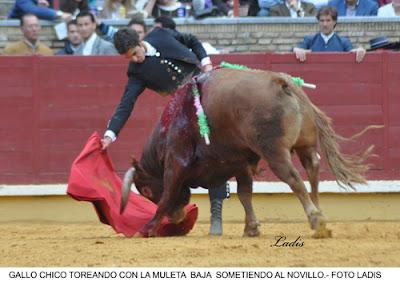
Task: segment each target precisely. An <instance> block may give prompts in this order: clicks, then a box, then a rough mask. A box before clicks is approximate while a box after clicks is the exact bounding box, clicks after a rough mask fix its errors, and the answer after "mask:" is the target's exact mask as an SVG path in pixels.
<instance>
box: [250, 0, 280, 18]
mask: <svg viewBox="0 0 400 282" xmlns="http://www.w3.org/2000/svg"><path fill="white" fill-rule="evenodd" d="M282 3H283V0H250V1H249V10H248V12H247V16H249V17H268V16H269V10H270V9H271V7H273V6H275V5H278V4H282Z"/></svg>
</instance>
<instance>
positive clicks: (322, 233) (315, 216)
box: [310, 211, 332, 239]
mask: <svg viewBox="0 0 400 282" xmlns="http://www.w3.org/2000/svg"><path fill="white" fill-rule="evenodd" d="M310 225H311V229H312V230H315V233H314V234H313V235H312V237H313V238H314V239H323V238H331V237H332V230H330V229H327V228H326V219H325V217H324V216H323V215H322V213H321V212H320V211H316V212H313V213H312V214H311V216H310Z"/></svg>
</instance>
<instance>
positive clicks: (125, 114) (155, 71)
mask: <svg viewBox="0 0 400 282" xmlns="http://www.w3.org/2000/svg"><path fill="white" fill-rule="evenodd" d="M114 44H115V47H116V49H117V51H118V53H119V54H121V55H123V56H124V57H125V58H127V59H129V60H130V63H129V68H128V77H129V79H128V83H127V86H126V88H125V93H124V95H123V96H122V99H121V102H120V104H119V105H118V107H117V109H116V110H115V112H114V114H113V116H112V118H111V120H110V122H109V123H108V127H107V130H106V132H105V134H104V138H103V139H102V145H103V149H106V148H107V147H108V146H109V145H110V144H111V143H112V142H114V141H115V140H116V138H117V135H118V133H119V132H120V130H121V129H122V128H123V126H124V125H125V123H126V121H127V120H128V118H129V116H130V114H131V112H132V110H133V107H134V105H135V102H136V99H137V98H138V97H139V95H140V94H142V93H143V91H144V90H145V88H150V89H152V90H154V91H156V92H158V93H160V94H172V93H174V92H175V90H176V89H177V88H178V87H179V86H180V85H182V84H184V83H185V82H186V81H188V80H189V79H191V77H192V76H193V75H194V74H196V73H198V72H199V71H200V69H201V70H202V71H204V72H208V71H211V70H212V64H211V60H210V58H209V57H208V56H207V53H206V51H205V50H204V48H203V46H202V44H201V42H200V41H199V40H198V39H197V38H196V37H195V36H194V35H192V34H183V33H179V32H177V31H176V30H171V29H166V28H160V27H155V28H154V29H153V30H152V31H151V32H150V33H148V34H147V36H146V37H145V38H144V40H143V41H141V40H140V39H139V35H138V34H137V32H135V31H134V30H132V29H131V28H123V29H121V30H119V31H118V32H117V33H116V34H115V36H114ZM210 190H215V191H213V194H212V195H211V194H210V200H211V211H212V213H211V228H210V234H212V235H221V234H222V218H221V212H222V201H223V199H224V198H225V197H226V194H227V191H226V190H227V188H226V185H222V186H221V187H219V188H218V189H210Z"/></svg>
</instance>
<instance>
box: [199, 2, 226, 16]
mask: <svg viewBox="0 0 400 282" xmlns="http://www.w3.org/2000/svg"><path fill="white" fill-rule="evenodd" d="M192 6H193V14H194V16H195V17H196V18H199V17H205V16H203V14H206V16H219V15H222V16H231V15H232V13H233V12H232V7H231V5H230V1H228V0H193V1H192ZM213 13H214V14H215V15H214V14H213Z"/></svg>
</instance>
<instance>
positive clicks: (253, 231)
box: [243, 221, 260, 237]
mask: <svg viewBox="0 0 400 282" xmlns="http://www.w3.org/2000/svg"><path fill="white" fill-rule="evenodd" d="M258 226H260V223H259V222H258V221H254V222H251V223H249V224H246V226H245V228H244V232H243V237H257V236H260V230H258Z"/></svg>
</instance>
